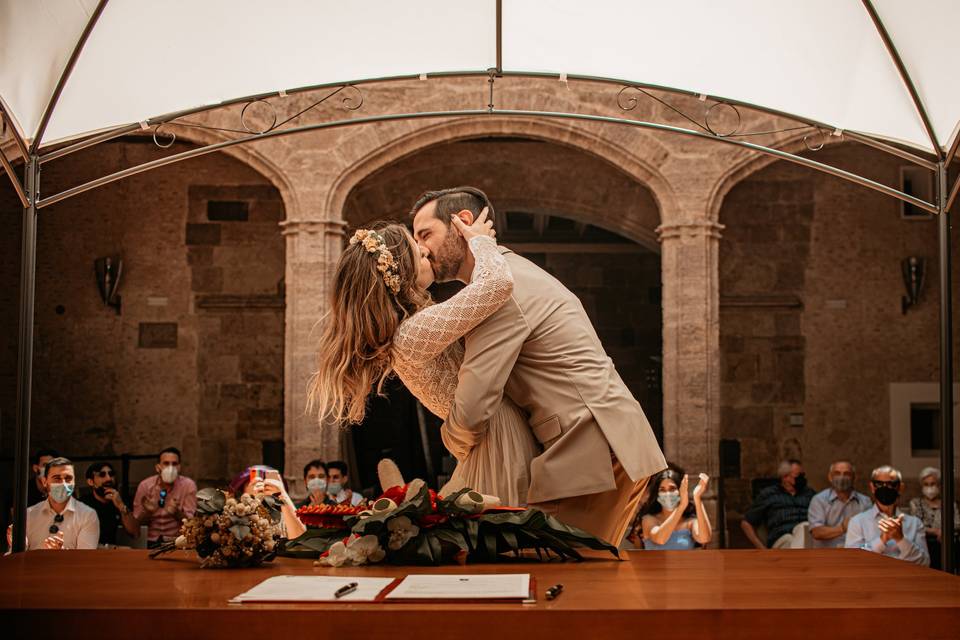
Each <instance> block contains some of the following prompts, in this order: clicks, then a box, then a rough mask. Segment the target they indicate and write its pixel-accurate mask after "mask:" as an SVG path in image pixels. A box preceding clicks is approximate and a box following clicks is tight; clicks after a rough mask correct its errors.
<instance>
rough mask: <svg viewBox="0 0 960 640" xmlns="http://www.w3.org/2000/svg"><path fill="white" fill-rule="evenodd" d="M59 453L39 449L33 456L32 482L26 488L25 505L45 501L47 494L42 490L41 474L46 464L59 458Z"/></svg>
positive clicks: (52, 450)
mask: <svg viewBox="0 0 960 640" xmlns="http://www.w3.org/2000/svg"><path fill="white" fill-rule="evenodd" d="M59 457H60V453H59V452H58V451H55V450H54V449H39V450H38V451H37V452H36V453H35V454H33V459H32V460H31V461H30V462H31V467H32V469H33V482H31V483H30V484H29V485H28V486H27V505H28V506H29V505H33V504H37V503H38V502H41V501H43V500H46V498H47V494H46V493H45V492H44V489H43V486H44V484H43V474H44V472H45V469H46V466H47V463H48V462H50V461H51V460H53V459H54V458H59Z"/></svg>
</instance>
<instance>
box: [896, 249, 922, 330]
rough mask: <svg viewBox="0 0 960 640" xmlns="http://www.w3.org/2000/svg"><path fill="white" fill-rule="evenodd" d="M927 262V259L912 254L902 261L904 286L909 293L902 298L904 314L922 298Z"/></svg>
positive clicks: (901, 303)
mask: <svg viewBox="0 0 960 640" xmlns="http://www.w3.org/2000/svg"><path fill="white" fill-rule="evenodd" d="M926 262H927V261H926V260H924V259H923V258H918V257H917V256H910V257H908V258H904V259H903V260H901V261H900V268H901V270H902V271H903V286H904V287H906V289H907V295H905V296H903V298H901V300H900V305H901V309H902V310H903V314H904V315H906V314H907V309H909V308H910V307H912V306H913V305H915V304H917V301H918V300H919V299H920V292H921V291H922V290H923V275H924V267H925V265H926Z"/></svg>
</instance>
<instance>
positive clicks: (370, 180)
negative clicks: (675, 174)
mask: <svg viewBox="0 0 960 640" xmlns="http://www.w3.org/2000/svg"><path fill="white" fill-rule="evenodd" d="M460 184H470V185H473V186H477V187H480V188H481V189H483V190H484V191H485V192H486V193H487V194H488V195H489V196H490V199H491V201H492V202H493V204H494V206H495V208H496V210H497V219H496V224H497V229H498V239H499V241H500V242H501V243H503V244H505V245H507V246H510V247H511V248H512V249H514V250H515V251H517V252H518V253H520V254H521V255H524V256H525V257H527V258H528V259H530V260H532V261H534V262H535V263H537V264H539V265H540V266H542V267H543V268H544V269H546V270H547V271H549V272H550V273H552V274H553V275H554V276H555V277H557V278H558V279H559V280H560V281H561V282H563V283H564V284H565V285H566V286H567V287H568V288H570V289H571V290H572V291H573V292H574V293H575V294H577V296H578V297H579V298H580V299H581V301H582V302H583V305H584V307H585V309H586V310H587V313H588V315H589V316H590V318H591V320H592V321H593V323H594V326H595V327H596V329H597V332H598V334H599V335H600V338H601V340H602V341H603V344H604V347H605V348H606V350H607V353H608V354H609V355H610V357H611V358H612V359H613V361H614V363H615V364H616V366H617V369H618V371H619V372H620V375H621V376H622V377H623V379H624V381H625V382H626V384H627V386H628V387H629V388H630V390H631V391H632V392H633V394H634V395H635V396H636V397H637V399H638V400H639V401H640V403H641V404H642V405H643V407H644V410H645V411H646V413H647V416H648V418H649V419H650V421H651V424H653V425H654V428H655V431H656V432H657V435H658V438H661V439H662V393H661V388H660V379H661V360H662V359H661V353H662V348H661V346H662V310H661V302H660V256H659V245H658V244H657V241H656V239H655V234H654V229H656V227H657V226H658V224H659V222H660V214H659V209H658V207H657V204H656V201H655V199H654V197H653V195H652V194H651V192H650V190H649V189H648V188H647V187H646V186H645V185H643V184H641V183H639V182H637V181H636V180H635V179H633V178H631V177H630V176H628V175H626V174H625V173H623V172H621V171H620V170H619V169H617V168H616V167H614V166H613V165H611V164H609V163H608V162H605V161H604V160H601V159H600V158H598V157H596V156H594V155H592V154H589V153H586V152H584V151H583V150H580V149H577V148H575V147H570V146H565V145H561V144H557V143H552V142H546V141H542V140H534V139H530V138H523V137H483V138H474V139H466V140H458V141H454V142H447V143H442V144H437V145H434V146H431V147H428V148H425V149H421V150H419V151H417V152H414V153H412V154H410V155H407V156H405V157H403V158H400V159H399V160H396V161H394V162H393V163H391V164H389V165H387V166H385V167H382V168H381V169H379V170H378V171H376V172H374V173H372V174H370V175H369V176H367V177H365V178H364V179H362V180H361V181H360V182H359V183H357V184H356V186H355V187H354V188H353V189H352V190H351V191H350V192H349V194H348V196H347V198H346V200H345V203H344V208H343V218H344V220H345V221H346V223H347V225H348V228H350V229H353V228H356V227H358V226H363V225H364V224H367V223H369V222H371V221H374V220H381V219H393V220H401V221H404V222H409V219H408V218H409V217H408V215H407V214H408V211H409V208H410V206H411V204H412V203H413V202H414V201H415V200H416V198H417V196H418V195H419V194H420V193H421V192H423V191H425V190H427V189H435V188H443V187H450V186H456V185H460ZM618 232H619V233H618ZM438 295H441V296H442V295H444V294H443V293H438ZM446 295H449V290H448V292H447V294H446ZM404 394H406V391H405V390H403V389H402V388H396V389H394V391H393V392H392V393H391V396H390V402H391V403H396V406H394V407H393V409H385V410H390V411H393V413H392V417H393V419H394V423H393V426H394V431H399V432H403V433H406V434H408V436H409V438H408V440H409V442H410V443H411V444H410V446H411V447H419V448H420V449H423V446H422V444H418V442H419V443H422V441H423V438H422V437H421V428H420V426H419V425H418V424H417V417H416V413H415V411H413V410H412V409H409V408H407V409H399V408H398V407H400V406H401V405H402V406H404V407H406V406H408V403H409V399H408V396H406V395H404ZM401 398H403V399H401ZM386 406H391V405H389V404H388V405H386ZM375 407H376V405H375ZM374 414H375V412H374ZM372 419H373V420H375V421H378V424H379V423H383V420H382V419H381V418H372ZM430 420H431V418H430V417H429V416H428V417H427V421H428V422H429V421H430ZM387 422H389V421H387ZM435 426H436V425H435V424H431V425H429V427H428V428H427V429H426V431H427V438H426V439H427V447H428V448H429V449H430V450H432V453H433V457H434V468H435V471H436V472H437V473H439V474H441V475H442V472H443V469H444V466H443V464H442V463H441V462H440V460H441V459H442V454H443V451H442V449H441V448H440V445H439V439H438V438H435V437H434V436H435V435H436V429H435V428H434V427H435ZM365 430H367V425H361V426H359V427H356V428H354V430H353V432H352V435H353V438H352V439H353V442H352V444H353V445H354V449H355V451H356V455H357V462H358V463H359V467H360V468H358V471H359V474H358V479H359V478H360V477H367V478H368V479H369V478H372V477H373V472H372V470H368V469H364V468H363V467H364V466H365V465H364V463H363V459H366V460H367V461H368V463H367V464H369V461H371V460H374V459H375V458H376V457H377V455H379V453H380V452H375V453H374V454H372V455H371V454H368V453H365V452H364V449H365V448H366V447H370V446H373V447H374V448H376V444H375V443H376V442H377V441H378V438H376V437H372V435H370V434H367V433H365ZM369 431H371V432H372V429H370V430H369ZM388 440H390V439H388ZM391 441H392V440H391ZM397 453H398V452H396V451H394V455H397ZM403 455H408V456H409V455H412V454H410V453H409V452H407V453H406V454H403ZM446 469H447V470H448V471H449V469H450V463H449V462H448V463H447V466H446ZM441 480H442V478H441Z"/></svg>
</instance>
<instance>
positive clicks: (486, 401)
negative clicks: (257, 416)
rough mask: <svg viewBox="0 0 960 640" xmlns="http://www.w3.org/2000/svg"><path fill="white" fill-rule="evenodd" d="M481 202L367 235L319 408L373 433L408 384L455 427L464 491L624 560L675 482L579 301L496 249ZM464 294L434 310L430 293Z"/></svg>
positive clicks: (427, 206) (475, 197)
mask: <svg viewBox="0 0 960 640" xmlns="http://www.w3.org/2000/svg"><path fill="white" fill-rule="evenodd" d="M493 214H494V209H493V205H492V204H491V203H490V201H489V199H488V198H487V196H486V194H484V193H483V192H482V191H481V190H479V189H476V188H473V187H456V188H452V189H443V190H438V191H428V192H426V193H424V194H423V195H422V196H421V197H420V198H419V199H418V200H417V202H416V203H415V204H414V205H413V208H412V209H411V211H410V216H411V219H412V223H413V234H411V233H410V231H408V229H407V227H406V226H404V225H402V224H382V225H375V226H374V227H373V228H371V229H360V230H358V231H357V232H356V233H355V234H354V235H353V237H352V238H351V239H350V244H349V245H348V246H347V247H346V249H345V250H344V252H343V254H342V255H341V256H340V260H339V262H338V263H337V268H336V272H335V275H334V282H333V286H332V289H331V299H330V301H329V304H330V306H329V312H328V313H327V315H326V316H325V317H324V319H323V321H322V331H321V336H320V340H319V345H318V365H317V371H316V373H315V374H314V376H313V377H312V379H311V380H310V386H309V390H308V406H309V407H310V410H311V411H317V412H318V413H319V416H320V419H321V422H322V423H329V422H333V423H337V424H342V425H346V424H356V423H359V422H361V421H362V420H363V417H364V413H365V411H366V406H367V399H368V397H369V395H370V392H371V389H374V388H375V389H377V390H378V391H380V390H381V388H382V385H383V382H384V380H385V379H386V378H387V377H388V376H390V375H391V374H393V373H395V374H396V375H397V376H399V377H400V380H401V381H402V382H403V384H404V385H405V386H406V387H407V389H409V390H410V392H411V393H413V395H414V396H416V397H417V398H418V399H419V400H420V401H421V402H422V403H423V405H424V406H425V407H427V409H428V410H430V411H431V412H433V413H434V414H436V415H437V416H439V417H440V418H441V419H443V420H444V423H443V426H442V427H441V437H442V439H443V443H444V446H446V448H447V449H448V450H449V451H450V453H451V454H452V455H453V456H454V457H455V458H456V459H457V467H456V469H455V471H454V473H453V475H452V476H451V479H450V482H448V483H447V484H446V485H445V486H444V487H442V488H441V490H440V493H441V495H448V494H450V493H451V492H454V491H456V490H458V489H460V488H462V487H465V486H466V487H470V488H472V489H475V490H477V491H479V492H481V493H484V494H489V495H494V496H498V497H499V498H500V499H501V500H502V502H503V503H504V504H508V505H514V506H524V505H529V506H531V507H536V508H538V509H540V510H542V511H543V512H544V513H547V514H549V515H552V516H555V517H556V518H557V519H559V520H560V521H561V522H564V523H566V524H570V525H573V526H575V527H579V528H580V529H583V530H584V531H587V532H589V533H591V534H593V535H595V536H597V537H599V538H602V539H603V540H606V541H608V542H610V543H612V544H614V545H617V544H619V542H620V541H621V540H622V538H623V536H624V534H625V532H626V530H627V527H628V526H629V524H630V520H631V519H632V517H633V515H634V513H635V512H636V510H637V507H638V506H639V503H640V500H641V497H642V495H643V492H644V489H645V487H646V485H647V481H648V479H649V477H650V476H652V475H654V474H656V473H658V472H660V471H662V470H663V469H665V468H666V467H667V464H666V461H665V459H664V457H663V453H662V452H661V451H660V447H659V446H658V444H657V441H656V438H655V437H654V434H653V430H652V429H651V428H650V423H649V422H648V421H647V418H646V416H645V415H644V413H643V410H642V409H641V408H640V404H639V403H638V402H637V401H636V399H634V397H633V395H632V394H631V393H630V391H629V390H628V389H627V387H626V385H625V384H624V383H623V380H622V379H621V378H620V375H619V374H618V373H617V371H616V369H615V368H614V365H613V361H612V360H611V359H610V358H609V357H608V356H607V354H606V352H605V351H604V349H603V346H602V345H601V344H600V339H599V338H598V337H597V333H596V331H595V330H594V328H593V325H592V324H591V323H590V319H589V318H588V317H587V314H586V312H585V311H584V309H583V306H582V305H581V304H580V300H579V299H578V298H577V297H576V296H575V295H574V294H573V293H571V292H570V291H569V290H568V289H567V288H566V287H564V286H563V285H562V284H561V283H560V282H559V281H558V280H557V279H556V278H554V277H553V276H551V275H550V274H548V273H547V272H546V271H544V270H543V269H541V268H540V267H538V266H536V265H535V264H533V263H532V262H530V261H529V260H527V259H525V258H523V257H521V256H519V255H517V254H516V253H514V252H512V251H510V249H508V248H506V247H502V246H499V245H498V244H497V242H496V232H495V230H494V229H493V223H492V220H493V217H494V215H493ZM450 280H460V281H461V282H463V283H465V285H466V286H465V287H464V288H463V289H461V290H460V291H459V292H458V293H456V294H455V295H453V296H452V297H451V298H450V299H448V300H446V301H444V302H438V303H435V302H434V301H433V300H432V299H431V297H430V294H429V292H428V291H427V288H428V287H429V286H430V285H431V284H432V283H433V282H435V281H436V282H446V281H450Z"/></svg>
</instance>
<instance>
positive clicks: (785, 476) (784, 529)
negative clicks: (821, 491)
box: [740, 460, 813, 549]
mask: <svg viewBox="0 0 960 640" xmlns="http://www.w3.org/2000/svg"><path fill="white" fill-rule="evenodd" d="M777 476H778V477H779V478H780V482H778V483H777V484H775V485H773V486H771V487H767V488H766V489H763V490H762V491H761V492H760V493H758V494H757V497H756V499H755V500H754V501H753V504H752V505H750V508H749V509H748V510H747V512H746V513H745V514H744V516H743V520H742V521H741V522H740V527H741V528H742V529H743V533H744V535H746V536H747V539H748V540H750V542H752V543H753V546H755V547H756V548H758V549H766V548H768V547H769V548H771V549H790V548H801V547H803V531H802V528H801V527H800V525H802V524H803V523H804V522H806V519H807V509H808V508H809V507H810V500H811V499H812V498H813V490H812V489H811V488H810V487H808V486H807V476H806V474H805V473H804V472H803V465H802V464H800V461H799V460H784V461H782V462H781V463H780V464H779V465H778V466H777ZM761 525H764V526H766V527H767V541H766V545H764V543H763V542H762V541H761V540H760V536H758V535H757V530H756V528H757V527H759V526H761Z"/></svg>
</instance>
